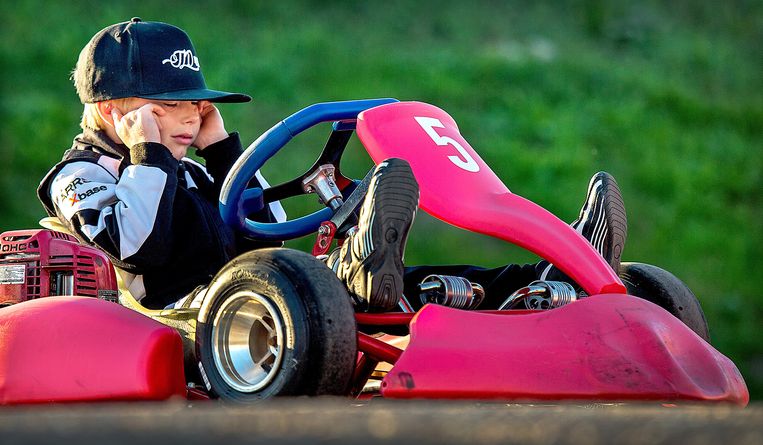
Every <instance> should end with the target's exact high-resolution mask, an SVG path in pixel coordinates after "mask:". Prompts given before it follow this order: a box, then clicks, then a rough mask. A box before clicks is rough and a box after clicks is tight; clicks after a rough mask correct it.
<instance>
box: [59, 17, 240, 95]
mask: <svg viewBox="0 0 763 445" xmlns="http://www.w3.org/2000/svg"><path fill="white" fill-rule="evenodd" d="M74 83H75V85H76V87H77V93H78V94H79V98H80V100H81V101H82V103H93V102H99V101H102V100H109V99H120V98H125V97H142V98H144V99H155V100H208V101H211V102H249V101H250V100H252V98H251V97H249V96H247V95H246V94H239V93H229V92H226V91H217V90H210V89H208V88H207V84H206V82H204V76H203V75H202V74H201V67H200V65H199V59H198V57H197V56H196V50H195V49H194V48H193V44H192V43H191V39H190V38H189V37H188V35H187V34H186V33H185V32H184V31H183V30H182V29H180V28H178V27H176V26H172V25H169V24H167V23H161V22H144V21H142V20H141V19H140V18H138V17H135V18H133V19H132V20H130V21H129V22H123V23H117V24H115V25H111V26H108V27H106V28H104V29H102V30H101V31H100V32H98V33H97V34H96V35H95V36H93V38H92V39H90V42H88V44H87V45H86V46H85V48H83V49H82V52H81V53H80V55H79V60H78V61H77V68H76V70H75V74H74Z"/></svg>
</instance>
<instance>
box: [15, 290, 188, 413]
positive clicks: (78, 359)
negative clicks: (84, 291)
mask: <svg viewBox="0 0 763 445" xmlns="http://www.w3.org/2000/svg"><path fill="white" fill-rule="evenodd" d="M185 395H186V391H185V377H184V373H183V347H182V343H181V339H180V335H179V334H178V333H177V331H175V330H174V329H172V328H170V327H168V326H164V325H162V324H160V323H158V322H156V321H154V320H151V319H150V318H148V317H145V316H143V315H141V314H139V313H137V312H135V311H133V310H130V309H127V308H125V307H122V306H120V305H118V304H116V303H111V302H107V301H103V300H98V299H95V298H87V297H48V298H40V299H36V300H31V301H26V302H24V303H19V304H16V305H13V306H10V307H7V308H3V309H2V310H0V404H21V403H46V402H72V401H77V402H92V401H118V400H163V399H167V398H169V397H172V396H185Z"/></svg>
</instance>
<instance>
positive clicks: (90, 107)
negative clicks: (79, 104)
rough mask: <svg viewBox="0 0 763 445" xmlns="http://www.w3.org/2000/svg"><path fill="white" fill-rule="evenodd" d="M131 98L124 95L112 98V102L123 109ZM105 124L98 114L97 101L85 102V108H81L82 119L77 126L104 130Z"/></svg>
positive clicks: (85, 128)
mask: <svg viewBox="0 0 763 445" xmlns="http://www.w3.org/2000/svg"><path fill="white" fill-rule="evenodd" d="M131 100H132V98H131V97H126V98H123V99H112V102H114V105H116V106H117V108H119V109H121V110H122V111H124V110H125V109H126V108H127V107H128V106H129V103H130V101H131ZM106 125H108V124H107V123H106V122H104V120H103V118H102V117H101V115H100V114H98V105H97V102H96V103H92V104H85V108H84V109H83V110H82V120H81V121H80V123H79V126H80V127H82V129H83V130H93V131H99V130H105V129H106Z"/></svg>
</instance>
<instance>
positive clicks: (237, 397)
mask: <svg viewBox="0 0 763 445" xmlns="http://www.w3.org/2000/svg"><path fill="white" fill-rule="evenodd" d="M356 333H357V328H356V326H355V315H354V311H353V308H352V304H351V303H350V298H349V296H348V294H347V291H346V290H345V288H344V286H343V285H342V284H341V283H340V281H339V280H338V279H337V278H336V276H335V275H334V273H333V272H332V271H331V270H330V269H329V268H328V267H326V265H325V264H324V263H322V262H321V261H319V260H317V259H315V258H314V257H312V256H311V255H308V254H306V253H304V252H299V251H296V250H291V249H262V250H257V251H253V252H249V253H246V254H244V255H241V256H239V257H238V258H236V259H234V260H233V261H231V262H230V263H228V264H227V265H225V267H223V269H222V270H221V271H220V272H219V273H218V274H217V276H216V277H215V278H214V279H213V280H212V283H211V284H210V286H209V289H208V291H207V295H206V297H205V300H204V303H203V304H202V307H201V310H200V312H199V318H198V323H197V329H196V353H197V357H198V358H199V369H200V370H201V374H202V378H203V380H204V384H205V385H206V386H207V389H208V390H209V392H210V394H211V395H212V396H213V397H219V398H220V399H223V400H226V401H230V402H235V403H254V402H257V401H259V400H262V399H267V398H270V397H275V396H281V395H292V396H295V395H344V394H347V393H348V391H349V384H350V379H351V377H352V373H353V370H354V366H355V359H356V356H357V344H356V335H357V334H356Z"/></svg>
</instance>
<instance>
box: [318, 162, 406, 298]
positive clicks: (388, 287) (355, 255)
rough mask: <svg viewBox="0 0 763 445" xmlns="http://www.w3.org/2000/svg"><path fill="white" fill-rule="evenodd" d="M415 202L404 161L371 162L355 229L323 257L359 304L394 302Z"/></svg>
mask: <svg viewBox="0 0 763 445" xmlns="http://www.w3.org/2000/svg"><path fill="white" fill-rule="evenodd" d="M418 202H419V185H418V183H417V182H416V179H415V178H414V176H413V171H412V170H411V166H410V165H409V164H408V162H407V161H404V160H402V159H396V158H391V159H387V160H386V161H384V162H382V163H380V164H379V165H378V166H377V167H376V170H375V171H374V173H373V177H372V178H371V183H370V184H369V187H368V192H367V194H366V197H365V200H364V201H363V205H362V207H361V208H360V217H359V222H358V228H357V231H355V232H354V233H352V234H351V235H350V236H348V237H347V239H346V240H345V242H344V244H343V245H342V247H341V248H339V249H335V250H334V251H333V252H331V254H330V255H329V257H328V259H327V260H326V264H327V265H328V266H329V267H331V268H332V269H333V270H334V272H336V274H337V276H338V277H339V279H340V280H342V282H343V283H344V284H345V285H346V286H347V289H348V291H349V293H350V295H351V296H352V297H353V299H354V301H355V303H356V305H357V306H358V307H359V308H361V309H364V310H368V311H382V310H389V309H392V308H394V307H395V306H396V305H397V304H398V301H399V300H400V296H401V295H402V293H403V254H404V252H405V243H406V241H407V239H408V231H409V229H410V228H411V224H412V223H413V218H414V216H415V214H416V209H417V207H418Z"/></svg>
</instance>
